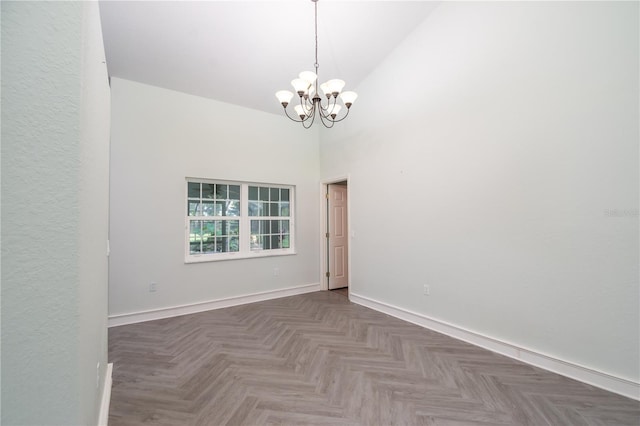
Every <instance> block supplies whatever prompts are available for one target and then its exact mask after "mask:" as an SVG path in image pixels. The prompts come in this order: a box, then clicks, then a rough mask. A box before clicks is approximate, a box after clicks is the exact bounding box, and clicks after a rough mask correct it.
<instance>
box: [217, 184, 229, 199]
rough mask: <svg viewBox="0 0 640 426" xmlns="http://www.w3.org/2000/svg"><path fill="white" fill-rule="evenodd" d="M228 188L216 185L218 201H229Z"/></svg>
mask: <svg viewBox="0 0 640 426" xmlns="http://www.w3.org/2000/svg"><path fill="white" fill-rule="evenodd" d="M227 186H228V185H220V184H217V185H216V198H217V199H218V200H225V199H227Z"/></svg>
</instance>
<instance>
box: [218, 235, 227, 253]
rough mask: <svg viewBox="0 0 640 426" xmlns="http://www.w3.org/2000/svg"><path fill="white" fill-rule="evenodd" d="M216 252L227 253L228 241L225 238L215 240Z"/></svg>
mask: <svg viewBox="0 0 640 426" xmlns="http://www.w3.org/2000/svg"><path fill="white" fill-rule="evenodd" d="M216 251H217V252H220V253H226V252H228V251H229V241H228V238H227V237H222V238H216Z"/></svg>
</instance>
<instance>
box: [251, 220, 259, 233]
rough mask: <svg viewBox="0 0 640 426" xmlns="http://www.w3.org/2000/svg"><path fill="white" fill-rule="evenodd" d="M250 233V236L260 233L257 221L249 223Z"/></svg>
mask: <svg viewBox="0 0 640 426" xmlns="http://www.w3.org/2000/svg"><path fill="white" fill-rule="evenodd" d="M251 233H252V234H259V233H260V221H259V220H252V221H251Z"/></svg>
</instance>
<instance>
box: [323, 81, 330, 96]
mask: <svg viewBox="0 0 640 426" xmlns="http://www.w3.org/2000/svg"><path fill="white" fill-rule="evenodd" d="M320 90H322V94H323V95H325V96H326V97H327V98H330V97H331V90H329V84H327V83H322V84H321V85H320Z"/></svg>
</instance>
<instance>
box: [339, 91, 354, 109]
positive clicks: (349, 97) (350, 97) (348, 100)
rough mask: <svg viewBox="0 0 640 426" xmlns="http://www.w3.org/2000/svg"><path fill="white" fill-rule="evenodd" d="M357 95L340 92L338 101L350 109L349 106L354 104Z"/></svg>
mask: <svg viewBox="0 0 640 426" xmlns="http://www.w3.org/2000/svg"><path fill="white" fill-rule="evenodd" d="M357 97H358V94H357V93H356V92H342V93H341V94H340V99H342V102H344V106H346V107H347V108H351V105H353V103H354V102H355V100H356V98H357Z"/></svg>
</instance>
